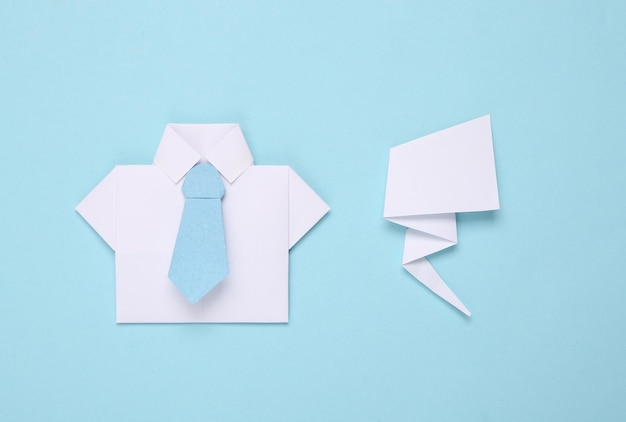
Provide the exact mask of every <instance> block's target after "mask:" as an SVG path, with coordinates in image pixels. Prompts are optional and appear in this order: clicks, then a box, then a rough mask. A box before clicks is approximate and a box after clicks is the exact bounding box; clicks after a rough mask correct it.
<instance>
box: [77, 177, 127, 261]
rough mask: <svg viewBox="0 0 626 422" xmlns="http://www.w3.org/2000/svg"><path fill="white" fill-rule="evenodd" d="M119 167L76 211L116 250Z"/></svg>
mask: <svg viewBox="0 0 626 422" xmlns="http://www.w3.org/2000/svg"><path fill="white" fill-rule="evenodd" d="M116 197H117V167H115V168H114V169H113V170H111V172H110V173H109V174H108V175H107V176H106V177H105V178H104V179H102V181H101V182H100V183H98V185H97V186H96V187H95V188H94V189H93V190H92V191H91V192H89V194H88V195H87V196H86V197H85V198H84V199H83V200H82V201H81V202H80V204H78V206H77V207H76V211H78V213H79V214H80V215H81V216H82V217H83V218H84V219H85V221H87V223H89V225H90V226H91V227H93V229H94V230H95V231H96V233H98V234H99V235H100V236H101V237H102V239H104V241H105V242H106V243H107V244H108V245H109V246H110V247H111V249H113V250H115V226H116V221H115V220H116V214H117V213H116V208H117V206H116Z"/></svg>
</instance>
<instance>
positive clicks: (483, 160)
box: [384, 116, 500, 316]
mask: <svg viewBox="0 0 626 422" xmlns="http://www.w3.org/2000/svg"><path fill="white" fill-rule="evenodd" d="M499 208H500V203H499V199H498V186H497V182H496V167H495V161H494V154H493V143H492V138H491V120H490V117H489V116H483V117H480V118H478V119H475V120H471V121H469V122H466V123H463V124H460V125H457V126H454V127H451V128H449V129H445V130H442V131H440V132H436V133H433V134H431V135H428V136H424V137H422V138H418V139H415V140H413V141H410V142H407V143H404V144H402V145H399V146H397V147H394V148H392V149H391V151H390V153H389V168H388V173H387V190H386V195H385V210H384V217H385V218H386V219H387V220H389V221H391V222H393V223H396V224H400V225H402V226H405V227H407V232H406V238H405V243H404V256H403V257H402V264H403V266H404V268H405V269H406V270H407V271H409V273H411V274H412V275H413V276H414V277H415V278H417V279H418V280H419V281H420V282H422V283H423V284H424V285H426V286H427V287H428V288H429V289H431V290H432V291H433V292H435V293H436V294H437V295H439V296H441V297H442V298H443V299H444V300H446V301H448V302H449V303H450V304H451V305H453V306H454V307H456V308H457V309H459V310H460V311H461V312H463V313H465V314H466V315H468V316H469V315H470V312H469V310H468V309H467V308H466V307H465V306H464V305H463V303H462V302H461V301H460V300H459V299H458V298H457V297H456V295H455V294H454V293H453V292H452V290H450V288H449V287H448V286H447V285H446V283H444V281H443V280H442V279H441V277H439V275H438V274H437V272H436V271H435V269H434V268H433V267H432V266H431V265H430V263H429V262H428V260H427V259H426V258H425V257H426V256H427V255H430V254H432V253H435V252H438V251H440V250H442V249H445V248H448V247H450V246H452V245H455V244H456V243H457V234H456V214H455V213H457V212H472V211H488V210H496V209H499Z"/></svg>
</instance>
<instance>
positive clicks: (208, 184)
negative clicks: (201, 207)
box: [183, 164, 224, 199]
mask: <svg viewBox="0 0 626 422" xmlns="http://www.w3.org/2000/svg"><path fill="white" fill-rule="evenodd" d="M183 195H185V198H215V199H221V198H222V197H223V196H224V183H223V182H222V178H221V177H220V175H219V173H218V172H217V170H216V169H215V167H213V166H212V165H211V164H196V165H195V166H194V167H193V168H192V169H191V170H189V172H188V173H187V176H186V177H185V181H184V182H183Z"/></svg>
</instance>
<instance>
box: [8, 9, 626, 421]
mask: <svg viewBox="0 0 626 422" xmlns="http://www.w3.org/2000/svg"><path fill="white" fill-rule="evenodd" d="M625 6H626V5H625V3H624V2H623V1H621V0H620V1H604V0H594V1H575V2H573V1H561V0H556V1H549V2H548V1H545V0H529V1H524V2H519V3H515V2H499V1H484V0H478V1H472V2H468V1H460V0H459V1H454V0H444V1H432V0H428V1H426V0H424V1H422V0H415V1H385V2H382V1H375V0H374V1H368V2H367V3H364V2H362V1H358V2H357V1H354V2H351V1H345V2H339V1H324V0H321V1H309V2H305V1H300V2H298V1H281V2H277V1H265V2H258V1H237V2H228V1H223V2H212V1H204V0H203V1H193V0H190V1H186V2H179V3H176V4H174V3H173V2H171V1H168V2H165V1H141V0H140V1H132V2H121V1H111V2H79V1H63V2H49V3H46V2H30V1H13V2H9V1H2V2H0V57H1V65H0V145H1V147H2V148H1V151H0V198H1V206H0V256H1V257H2V265H0V332H1V333H2V339H1V340H0V380H1V382H0V420H6V421H64V422H65V421H86V420H87V421H128V420H131V421H143V420H149V421H173V420H176V421H178V420H181V421H220V422H221V421H225V422H231V421H233V422H234V421H305V422H306V421H325V422H326V421H342V422H343V421H367V422H374V421H382V422H395V421H400V422H402V421H551V422H552V421H598V420H600V421H620V420H626V400H624V399H623V398H624V397H625V396H626V359H624V356H626V342H625V340H624V335H623V333H624V332H626V307H624V297H626V282H625V281H624V280H625V276H624V274H625V271H626V267H625V264H624V242H625V241H626V225H624V224H623V223H622V222H621V219H622V218H623V216H624V215H626V195H624V193H623V192H624V181H625V180H626V165H624V157H625V156H626V142H624V140H625V139H626V125H625V124H624V112H625V110H626V79H625V77H624V75H626V55H625V51H626V27H625V25H624V22H626V7H625ZM487 113H490V114H491V117H492V122H493V136H494V149H495V155H496V166H497V173H498V187H499V192H500V200H501V205H502V207H501V210H500V211H498V212H494V213H486V214H477V215H461V216H459V221H458V227H459V244H458V245H457V246H455V247H454V248H451V249H450V250H448V251H444V252H442V253H441V254H438V255H436V256H434V257H433V258H432V262H433V265H434V266H435V267H436V268H437V269H438V270H440V272H441V276H442V277H443V278H444V279H445V280H449V282H450V285H451V287H452V288H453V289H454V290H455V292H456V293H458V294H459V296H460V297H462V298H463V301H464V303H466V304H467V306H468V307H469V308H470V309H471V310H472V317H471V318H470V319H469V320H465V318H464V317H463V315H460V314H459V313H458V312H453V310H451V309H450V307H449V306H447V305H446V304H445V303H444V302H443V301H440V300H437V299H436V298H434V297H433V295H432V294H431V293H430V292H429V291H428V290H427V289H426V288H425V287H423V286H421V285H420V283H418V282H417V281H415V280H414V279H413V278H412V277H411V275H410V274H408V273H407V272H406V271H405V270H404V269H402V268H401V266H400V263H401V262H400V257H401V256H402V248H403V245H402V239H403V237H404V230H403V229H402V228H400V227H395V226H394V225H393V224H391V223H389V222H386V221H384V220H383V219H382V218H381V216H382V211H383V201H384V192H385V177H386V171H387V160H388V152H389V148H390V147H392V146H394V145H398V144H399V143H402V142H406V141H409V140H411V139H415V138H417V137H419V136H422V135H425V134H428V133H432V132H434V131H436V130H440V129H444V128H447V127H450V126H452V125H454V124H457V123H460V122H464V121H467V120H469V119H472V118H475V117H478V116H482V115H484V114H487ZM202 121H204V122H236V123H240V124H241V127H242V129H243V131H244V133H245V135H246V138H247V140H248V142H249V144H250V148H251V150H252V151H253V153H254V157H255V161H256V163H257V164H272V163H277V164H289V165H291V166H293V167H294V168H295V169H296V171H297V172H298V174H300V175H301V176H302V177H303V179H304V180H306V181H307V182H308V183H310V184H311V186H312V187H313V188H314V189H315V191H316V192H318V193H319V194H320V196H321V197H322V198H324V199H325V200H326V201H327V202H328V203H329V204H330V205H331V206H332V211H331V212H330V213H329V215H328V216H327V217H325V218H324V220H323V221H322V222H321V224H320V225H318V226H317V227H315V228H314V229H313V232H311V233H310V234H309V235H307V236H306V237H305V238H304V239H303V240H302V242H299V243H298V244H297V245H296V246H295V247H294V248H293V249H292V250H291V253H290V268H289V279H290V292H289V299H290V301H289V302H290V322H289V324H287V325H281V324H276V325H262V326H261V325H253V324H251V325H241V324H234V325H233V324H206V325H203V324H197V325H192V324H189V325H168V324H159V325H151V326H146V325H132V326H117V325H115V324H114V323H112V321H114V319H115V305H114V303H115V283H114V281H113V280H115V266H114V256H113V253H112V252H111V250H110V248H109V247H108V246H107V245H106V244H105V242H104V241H102V240H101V239H100V238H99V237H98V235H97V234H96V233H95V232H93V230H90V229H89V228H88V227H87V226H86V223H85V222H84V221H83V220H82V219H81V218H80V216H78V215H77V214H76V213H75V212H74V211H73V209H74V207H75V206H76V204H77V203H78V202H79V201H80V200H81V199H82V198H83V197H84V196H85V195H86V194H87V193H88V192H89V191H90V189H91V188H93V186H95V185H96V184H97V182H99V181H100V180H101V179H102V178H103V177H104V176H105V175H106V174H107V173H108V172H109V171H110V170H111V169H112V168H113V166H115V165H116V164H120V163H122V164H124V163H126V164H135V163H144V164H150V163H151V162H152V158H153V156H154V151H155V150H156V148H157V146H158V143H159V139H160V136H161V134H162V133H163V129H164V127H165V124H166V123H168V122H182V123H184V122H188V123H197V122H202ZM164 177H165V176H164Z"/></svg>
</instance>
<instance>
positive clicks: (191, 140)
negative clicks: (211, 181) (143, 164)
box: [153, 123, 254, 183]
mask: <svg viewBox="0 0 626 422" xmlns="http://www.w3.org/2000/svg"><path fill="white" fill-rule="evenodd" d="M198 162H209V163H211V164H212V165H213V167H215V168H216V169H217V171H219V172H220V174H221V175H222V176H224V178H225V179H226V180H227V181H228V183H233V182H234V181H235V180H236V179H237V178H238V177H239V176H240V175H241V174H242V173H243V172H244V171H245V170H246V169H247V168H248V167H249V166H251V165H252V164H254V159H253V158H252V153H251V152H250V148H248V143H247V142H246V138H245V137H244V136H243V133H242V132H241V128H240V127H239V125H238V124H175V123H169V124H167V125H166V126H165V131H164V132H163V136H162V137H161V143H160V144H159V147H158V149H157V152H156V154H155V156H154V161H153V163H154V165H155V166H157V167H159V168H160V169H161V170H163V172H164V173H165V174H167V176H168V177H169V178H170V179H172V181H173V182H174V183H178V182H179V181H180V180H181V179H182V178H183V177H185V175H186V174H187V172H188V171H189V170H191V168H192V167H193V166H195V165H196V164H197V163H198Z"/></svg>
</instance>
